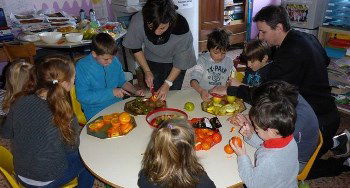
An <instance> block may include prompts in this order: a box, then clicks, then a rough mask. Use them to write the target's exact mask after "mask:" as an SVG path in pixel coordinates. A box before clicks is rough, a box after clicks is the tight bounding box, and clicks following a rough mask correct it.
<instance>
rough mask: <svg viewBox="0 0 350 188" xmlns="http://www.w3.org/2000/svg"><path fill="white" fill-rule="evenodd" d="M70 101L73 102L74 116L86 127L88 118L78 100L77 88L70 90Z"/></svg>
mask: <svg viewBox="0 0 350 188" xmlns="http://www.w3.org/2000/svg"><path fill="white" fill-rule="evenodd" d="M70 99H71V101H72V106H73V111H74V114H75V115H76V116H77V118H78V122H79V124H81V125H85V124H86V122H87V121H86V117H85V114H84V112H83V111H82V110H81V105H80V103H79V101H78V100H77V94H76V92H75V86H73V87H72V89H71V90H70Z"/></svg>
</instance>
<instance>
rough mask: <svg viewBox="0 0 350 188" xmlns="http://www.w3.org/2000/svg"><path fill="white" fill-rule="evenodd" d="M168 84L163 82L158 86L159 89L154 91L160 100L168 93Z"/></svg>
mask: <svg viewBox="0 0 350 188" xmlns="http://www.w3.org/2000/svg"><path fill="white" fill-rule="evenodd" d="M169 88H170V87H169V85H168V84H166V83H164V84H163V85H162V86H161V87H160V88H159V90H158V91H157V92H156V95H157V97H158V99H160V100H165V99H166V96H167V95H168V92H169Z"/></svg>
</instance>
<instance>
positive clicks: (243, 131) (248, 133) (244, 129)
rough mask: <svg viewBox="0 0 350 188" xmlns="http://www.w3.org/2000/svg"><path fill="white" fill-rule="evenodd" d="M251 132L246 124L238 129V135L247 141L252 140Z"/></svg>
mask: <svg viewBox="0 0 350 188" xmlns="http://www.w3.org/2000/svg"><path fill="white" fill-rule="evenodd" d="M253 131H254V129H251V127H250V126H249V125H247V124H245V125H244V126H242V127H241V129H239V133H240V134H241V135H242V136H244V137H246V138H248V139H249V140H250V139H251V138H252V135H253Z"/></svg>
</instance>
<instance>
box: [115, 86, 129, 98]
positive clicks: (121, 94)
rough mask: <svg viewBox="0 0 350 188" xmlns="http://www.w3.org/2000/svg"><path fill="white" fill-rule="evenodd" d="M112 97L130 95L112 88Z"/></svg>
mask: <svg viewBox="0 0 350 188" xmlns="http://www.w3.org/2000/svg"><path fill="white" fill-rule="evenodd" d="M113 95H114V96H116V97H118V98H123V97H124V95H130V94H129V93H128V92H127V91H125V90H124V89H122V88H114V89H113Z"/></svg>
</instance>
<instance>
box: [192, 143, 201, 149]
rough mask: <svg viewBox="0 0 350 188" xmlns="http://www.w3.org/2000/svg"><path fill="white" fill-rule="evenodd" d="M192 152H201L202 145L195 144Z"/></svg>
mask: <svg viewBox="0 0 350 188" xmlns="http://www.w3.org/2000/svg"><path fill="white" fill-rule="evenodd" d="M194 150H196V151H198V150H202V144H200V143H199V144H196V145H195V146H194Z"/></svg>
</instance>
